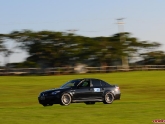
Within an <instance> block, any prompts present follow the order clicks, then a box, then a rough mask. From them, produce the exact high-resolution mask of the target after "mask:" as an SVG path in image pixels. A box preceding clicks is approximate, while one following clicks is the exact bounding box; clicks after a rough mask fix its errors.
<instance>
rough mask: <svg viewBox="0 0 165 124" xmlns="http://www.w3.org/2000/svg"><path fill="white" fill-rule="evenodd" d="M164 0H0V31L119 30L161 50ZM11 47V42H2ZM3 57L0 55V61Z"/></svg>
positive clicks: (18, 57)
mask: <svg viewBox="0 0 165 124" xmlns="http://www.w3.org/2000/svg"><path fill="white" fill-rule="evenodd" d="M164 5H165V0H0V33H1V34H5V33H10V32H12V31H16V30H17V31H21V30H24V29H29V30H32V31H41V30H50V31H61V32H69V31H68V30H76V31H75V32H74V33H75V34H77V35H83V36H89V37H97V36H111V35H113V34H115V33H118V32H119V30H118V25H117V19H118V18H124V20H123V21H124V25H123V31H126V32H130V33H131V34H132V36H133V37H136V38H138V39H139V40H141V41H150V42H159V43H161V44H162V47H160V49H161V50H163V51H165V45H164V44H165V35H164V33H165V14H164V12H165V7H164ZM5 44H6V45H7V46H8V48H10V49H13V48H14V46H15V43H13V42H12V41H10V42H7V43H5ZM27 56H28V55H27V53H26V52H23V51H20V50H16V51H15V54H13V55H11V56H10V58H9V60H10V62H21V61H24V60H25V59H26V57H27ZM3 63H4V57H3V56H2V55H0V65H3Z"/></svg>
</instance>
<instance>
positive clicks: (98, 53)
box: [4, 30, 160, 67]
mask: <svg viewBox="0 0 165 124" xmlns="http://www.w3.org/2000/svg"><path fill="white" fill-rule="evenodd" d="M4 36H5V37H6V38H10V39H12V40H15V41H17V42H19V43H21V45H20V47H21V48H22V49H23V50H26V51H27V52H28V53H29V55H30V56H29V57H28V58H27V61H33V62H35V63H37V64H38V65H40V66H41V67H54V66H66V65H73V64H75V63H78V62H83V63H90V62H93V63H110V64H111V62H112V61H114V60H120V58H121V57H122V56H132V55H133V54H136V53H138V52H139V50H142V49H148V48H150V49H151V48H152V49H153V48H155V47H158V46H159V45H160V44H158V43H155V42H154V43H149V42H147V41H139V40H138V39H137V38H134V37H131V35H130V33H128V32H125V33H122V34H115V35H113V36H111V37H95V38H90V37H84V36H77V35H74V34H67V33H62V32H53V31H39V32H33V31H30V30H24V31H14V32H12V33H10V34H7V35H4Z"/></svg>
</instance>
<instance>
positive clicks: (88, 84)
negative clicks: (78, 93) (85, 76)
mask: <svg viewBox="0 0 165 124" xmlns="http://www.w3.org/2000/svg"><path fill="white" fill-rule="evenodd" d="M79 87H90V82H89V81H83V82H82V83H81V84H80V85H79Z"/></svg>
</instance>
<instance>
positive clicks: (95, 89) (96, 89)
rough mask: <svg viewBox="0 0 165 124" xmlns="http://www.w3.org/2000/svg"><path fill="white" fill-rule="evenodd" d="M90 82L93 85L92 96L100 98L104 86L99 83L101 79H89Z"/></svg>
mask: <svg viewBox="0 0 165 124" xmlns="http://www.w3.org/2000/svg"><path fill="white" fill-rule="evenodd" d="M91 83H92V85H93V86H92V88H93V98H94V99H102V96H103V93H104V88H103V87H102V85H101V81H100V80H99V79H91Z"/></svg>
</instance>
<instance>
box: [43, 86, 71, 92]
mask: <svg viewBox="0 0 165 124" xmlns="http://www.w3.org/2000/svg"><path fill="white" fill-rule="evenodd" d="M67 89H70V88H61V87H60V88H53V89H48V90H45V91H43V92H54V91H63V90H67Z"/></svg>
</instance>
